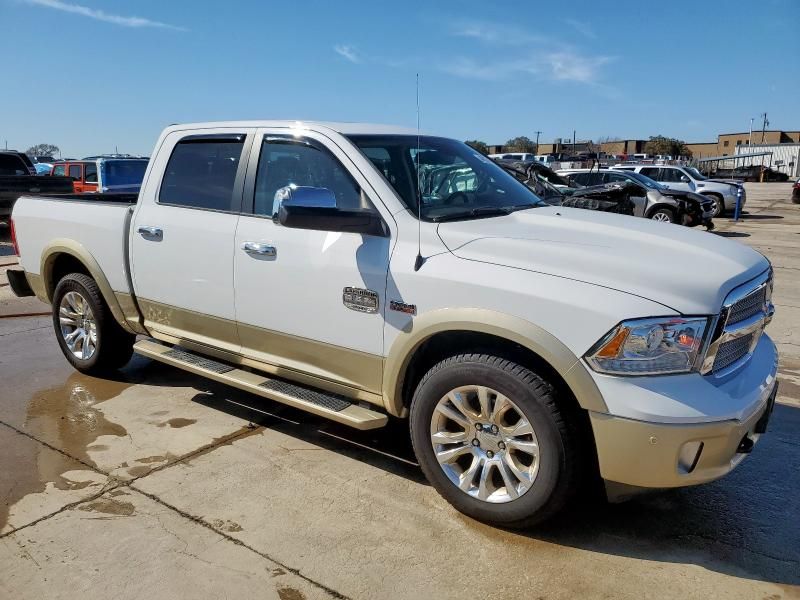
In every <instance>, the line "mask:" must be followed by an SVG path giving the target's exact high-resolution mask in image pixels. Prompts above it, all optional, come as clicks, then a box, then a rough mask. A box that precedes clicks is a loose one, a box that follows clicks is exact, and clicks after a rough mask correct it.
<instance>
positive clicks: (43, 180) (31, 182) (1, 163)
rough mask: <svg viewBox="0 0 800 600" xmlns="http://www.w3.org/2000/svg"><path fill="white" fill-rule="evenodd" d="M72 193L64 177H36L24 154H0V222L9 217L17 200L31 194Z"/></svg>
mask: <svg viewBox="0 0 800 600" xmlns="http://www.w3.org/2000/svg"><path fill="white" fill-rule="evenodd" d="M71 191H72V183H71V182H70V181H69V180H68V179H67V178H66V177H58V178H53V177H37V175H36V168H35V167H34V165H33V163H32V162H31V160H30V158H28V156H27V155H26V154H25V153H24V152H16V151H13V150H12V151H3V152H0V221H5V220H6V219H8V217H9V216H10V215H11V209H12V208H13V207H14V203H15V202H16V201H17V198H19V197H20V196H22V195H23V194H25V195H31V194H40V193H45V194H60V193H64V192H71Z"/></svg>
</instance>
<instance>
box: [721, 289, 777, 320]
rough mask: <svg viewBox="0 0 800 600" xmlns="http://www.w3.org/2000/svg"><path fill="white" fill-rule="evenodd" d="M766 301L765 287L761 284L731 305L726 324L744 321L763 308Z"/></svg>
mask: <svg viewBox="0 0 800 600" xmlns="http://www.w3.org/2000/svg"><path fill="white" fill-rule="evenodd" d="M766 301H767V288H766V286H762V287H760V288H759V289H757V290H755V291H754V292H753V293H752V294H750V295H749V296H745V297H744V298H742V299H741V300H739V301H738V302H737V303H736V304H734V305H733V306H731V308H730V310H729V312H728V322H727V324H728V325H732V324H734V323H738V322H740V321H744V320H745V319H749V318H750V317H752V316H754V315H757V314H758V313H760V312H761V311H763V310H764V304H765V303H766Z"/></svg>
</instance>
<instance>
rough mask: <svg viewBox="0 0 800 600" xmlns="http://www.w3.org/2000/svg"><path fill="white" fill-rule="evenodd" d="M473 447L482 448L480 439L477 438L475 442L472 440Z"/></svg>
mask: <svg viewBox="0 0 800 600" xmlns="http://www.w3.org/2000/svg"><path fill="white" fill-rule="evenodd" d="M472 445H473V446H476V447H477V446H480V445H481V443H480V442H479V441H478V438H475V439H474V440H472Z"/></svg>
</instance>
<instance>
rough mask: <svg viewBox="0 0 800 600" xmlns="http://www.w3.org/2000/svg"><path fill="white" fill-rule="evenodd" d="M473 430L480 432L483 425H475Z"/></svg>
mask: <svg viewBox="0 0 800 600" xmlns="http://www.w3.org/2000/svg"><path fill="white" fill-rule="evenodd" d="M475 429H477V430H478V431H482V430H483V425H481V424H480V423H477V424H476V425H475Z"/></svg>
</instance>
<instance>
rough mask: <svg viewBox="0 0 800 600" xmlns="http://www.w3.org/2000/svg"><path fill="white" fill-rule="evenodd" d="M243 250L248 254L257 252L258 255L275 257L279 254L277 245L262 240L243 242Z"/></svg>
mask: <svg viewBox="0 0 800 600" xmlns="http://www.w3.org/2000/svg"><path fill="white" fill-rule="evenodd" d="M242 250H244V251H245V252H247V253H248V254H255V255H256V256H269V257H274V256H277V254H278V251H277V250H276V248H275V246H270V245H269V244H263V243H261V242H245V243H244V244H242Z"/></svg>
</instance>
